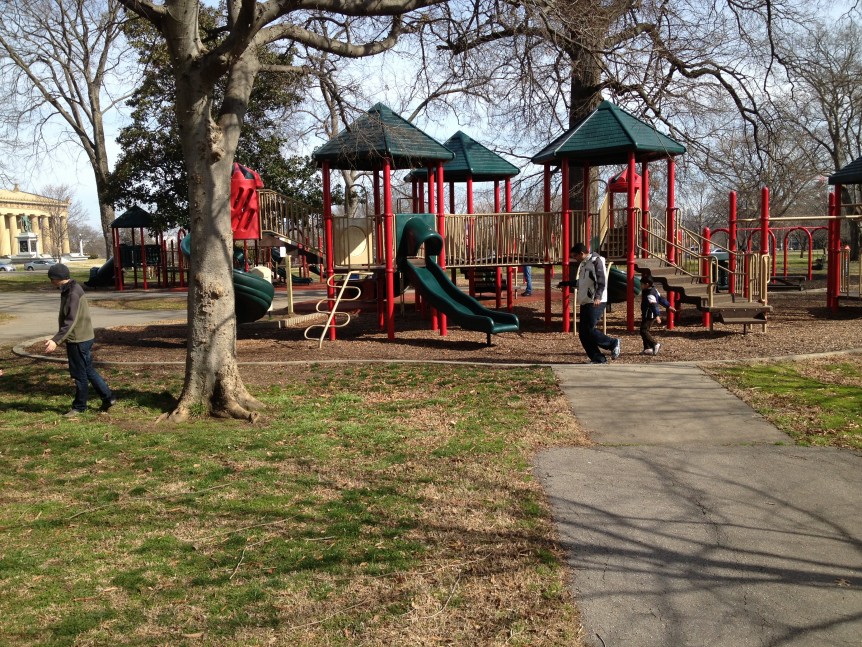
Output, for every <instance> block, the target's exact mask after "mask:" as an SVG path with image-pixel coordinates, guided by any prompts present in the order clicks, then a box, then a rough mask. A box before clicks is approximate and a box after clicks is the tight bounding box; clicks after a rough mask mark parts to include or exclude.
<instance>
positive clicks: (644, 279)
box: [641, 276, 653, 285]
mask: <svg viewBox="0 0 862 647" xmlns="http://www.w3.org/2000/svg"><path fill="white" fill-rule="evenodd" d="M641 283H647V284H649V285H652V284H653V280H652V277H651V276H642V277H641Z"/></svg>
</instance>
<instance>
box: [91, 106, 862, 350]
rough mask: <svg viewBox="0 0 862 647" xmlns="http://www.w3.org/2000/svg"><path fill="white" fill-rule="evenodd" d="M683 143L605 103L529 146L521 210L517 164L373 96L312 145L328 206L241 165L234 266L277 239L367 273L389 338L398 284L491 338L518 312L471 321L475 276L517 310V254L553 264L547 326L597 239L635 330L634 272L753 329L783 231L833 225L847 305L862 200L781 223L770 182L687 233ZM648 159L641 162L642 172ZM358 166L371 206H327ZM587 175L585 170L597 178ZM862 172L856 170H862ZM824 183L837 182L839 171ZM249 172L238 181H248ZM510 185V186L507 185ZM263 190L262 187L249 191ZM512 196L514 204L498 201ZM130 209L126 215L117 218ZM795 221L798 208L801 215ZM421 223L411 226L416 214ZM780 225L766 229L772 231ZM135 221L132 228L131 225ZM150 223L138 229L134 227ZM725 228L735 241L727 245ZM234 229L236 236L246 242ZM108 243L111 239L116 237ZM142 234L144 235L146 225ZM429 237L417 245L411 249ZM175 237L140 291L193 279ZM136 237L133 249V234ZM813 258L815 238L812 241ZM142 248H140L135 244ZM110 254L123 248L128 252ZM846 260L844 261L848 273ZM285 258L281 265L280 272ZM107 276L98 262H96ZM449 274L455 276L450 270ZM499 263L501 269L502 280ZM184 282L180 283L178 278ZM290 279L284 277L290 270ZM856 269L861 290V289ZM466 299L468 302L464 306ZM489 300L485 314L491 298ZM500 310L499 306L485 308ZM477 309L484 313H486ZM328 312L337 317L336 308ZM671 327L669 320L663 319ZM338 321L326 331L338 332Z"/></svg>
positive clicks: (440, 324)
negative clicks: (655, 209)
mask: <svg viewBox="0 0 862 647" xmlns="http://www.w3.org/2000/svg"><path fill="white" fill-rule="evenodd" d="M684 151H685V148H684V147H682V146H681V145H680V144H678V143H677V142H675V141H674V140H672V139H670V138H669V137H667V136H665V135H663V134H661V133H659V132H657V131H655V130H654V129H653V128H651V127H650V126H649V125H647V124H645V123H644V122H641V121H640V120H638V119H637V118H635V117H634V116H632V115H630V114H629V113H627V112H625V111H624V110H621V109H620V108H618V107H616V106H614V105H613V104H611V103H609V102H604V103H602V104H601V105H600V106H599V107H598V108H597V109H596V110H595V111H594V112H593V113H592V114H591V115H590V116H588V117H587V118H586V119H585V120H583V121H582V122H581V123H579V124H577V125H576V126H575V127H573V128H572V129H570V130H569V131H567V132H566V133H563V135H561V136H559V137H558V138H556V139H555V140H553V141H552V142H551V143H550V144H548V145H547V146H546V147H545V148H544V149H542V151H540V152H539V153H538V154H536V155H535V156H534V157H533V162H534V163H537V164H540V165H542V166H543V169H544V194H545V198H544V205H543V207H544V208H543V210H542V211H540V212H515V211H513V210H512V195H511V178H512V177H514V176H515V175H517V173H518V169H517V168H516V167H514V166H512V165H511V164H509V163H508V162H506V161H505V160H503V159H502V158H500V157H499V156H497V155H496V154H495V153H493V152H492V151H490V150H488V149H487V148H485V147H484V146H482V145H481V144H478V143H477V142H475V141H473V140H472V139H470V138H469V137H467V136H466V135H465V134H464V133H460V132H459V133H456V135H454V136H453V137H451V138H450V139H449V140H447V141H446V143H445V144H444V145H441V144H439V143H438V142H437V141H435V140H434V139H432V138H431V137H429V136H428V135H426V134H425V133H423V132H422V131H420V130H418V129H417V128H415V127H414V126H412V124H409V123H408V122H406V121H405V120H403V119H402V118H401V117H399V116H398V115H396V114H395V113H393V112H392V111H391V110H389V109H388V108H387V107H386V106H383V105H382V104H377V105H375V106H374V107H372V108H371V109H370V110H369V111H368V112H367V113H365V114H364V115H363V116H361V117H360V118H359V119H358V120H357V121H356V122H355V123H353V124H351V126H350V128H348V129H346V130H345V131H342V132H341V133H339V135H338V136H336V137H335V138H333V139H332V140H330V142H328V143H327V144H325V145H324V146H322V147H320V148H319V149H317V150H316V151H315V153H314V158H315V160H316V161H317V162H318V164H319V166H320V167H321V170H322V177H323V189H324V190H323V195H324V204H323V208H322V210H320V209H312V208H310V207H308V206H306V205H302V204H301V203H299V202H297V201H295V200H292V199H291V198H288V197H286V196H282V195H280V194H278V193H276V192H273V191H269V190H266V189H263V188H262V187H261V186H260V185H259V184H260V183H259V178H258V179H255V175H254V174H253V172H250V173H252V174H253V175H252V176H251V177H246V176H245V175H243V174H242V173H243V172H242V171H241V170H240V171H239V177H238V173H235V174H234V178H232V179H233V180H234V181H237V182H238V184H237V186H238V187H239V185H240V184H242V188H241V189H238V190H237V191H234V189H233V186H234V182H233V181H232V196H231V197H232V217H233V216H234V209H236V208H237V205H239V206H240V207H241V205H242V203H243V201H245V202H248V203H251V202H252V201H256V205H255V208H253V209H250V210H243V209H242V208H240V209H239V212H238V213H239V214H241V215H240V216H239V217H238V218H237V219H236V220H235V222H234V225H235V227H234V229H235V231H236V232H241V233H240V234H239V235H241V236H243V238H242V239H241V240H243V244H242V252H241V253H239V257H238V259H237V260H238V262H239V264H240V265H241V266H242V267H243V268H244V269H246V270H247V269H248V267H249V261H250V259H253V261H252V262H253V263H257V264H262V265H268V266H270V267H273V266H275V265H277V263H278V262H279V261H281V260H282V255H281V254H279V253H278V252H277V251H276V250H277V249H278V248H286V250H287V252H288V254H290V255H293V254H295V255H297V256H298V257H299V270H300V275H301V276H304V277H307V276H308V275H309V273H310V272H315V271H316V272H317V273H320V275H321V277H322V278H323V279H327V278H330V277H333V276H335V275H336V274H343V275H346V276H348V277H352V278H354V279H358V280H359V281H361V282H362V284H363V296H366V297H367V296H371V295H373V297H374V298H375V299H376V302H377V315H378V319H379V325H380V327H381V329H384V328H385V329H386V331H387V336H388V338H390V339H393V338H394V336H395V305H396V298H397V297H398V295H400V294H402V293H403V291H404V289H405V288H406V287H407V286H408V284H409V285H413V287H414V288H415V289H416V290H415V291H416V303H417V307H418V308H421V309H423V311H424V310H425V309H426V307H427V306H430V308H427V310H428V312H429V315H430V319H431V327H432V328H433V329H435V330H439V331H440V333H441V335H445V334H446V330H447V325H448V322H449V321H452V322H454V323H456V324H458V325H461V326H462V327H464V328H466V329H472V330H480V331H483V332H486V333H487V334H488V335H489V337H488V339H489V340H490V335H491V334H496V333H499V332H508V331H511V330H513V329H517V328H512V326H515V325H516V319H515V320H506V319H505V318H503V320H500V321H497V320H495V319H494V317H490V321H491V323H488V322H484V323H482V324H481V325H479V324H476V323H475V320H473V319H471V317H473V316H475V315H476V313H477V312H481V311H479V310H476V311H475V312H474V311H473V309H474V307H475V306H478V307H479V308H482V306H481V304H479V303H478V302H477V301H476V300H475V299H474V298H473V297H474V296H475V288H476V279H475V276H476V274H477V273H478V272H482V273H484V274H485V275H486V276H487V275H490V276H491V277H492V281H493V283H494V284H495V292H496V306H497V308H498V309H500V308H501V307H502V297H503V288H504V286H505V294H506V307H507V309H508V310H510V311H511V310H512V309H513V290H512V285H513V280H512V277H513V276H514V273H515V272H517V269H518V268H520V267H522V266H524V265H527V264H529V265H534V266H540V267H543V268H544V269H545V272H544V280H545V290H544V299H545V303H544V306H545V322H546V325H550V324H551V322H552V311H553V304H552V299H553V295H554V292H553V290H552V289H551V281H552V278H553V276H554V273H555V272H556V271H558V270H559V268H560V267H561V268H562V270H561V273H562V277H561V278H562V279H563V280H567V279H568V274H569V272H570V266H569V260H570V259H569V249H570V247H571V245H572V244H573V243H574V242H576V241H579V240H583V241H588V242H589V244H590V246H591V248H592V249H593V250H595V251H599V252H600V253H601V254H603V255H604V256H605V257H606V258H607V260H608V264H609V267H610V268H611V270H610V276H609V284H610V285H609V287H610V289H611V292H612V293H613V295H614V296H612V298H611V301H623V302H625V303H626V324H627V327H628V329H629V330H634V316H635V310H636V308H635V304H634V297H635V296H636V294H637V292H638V280H637V278H638V274H642V273H649V274H652V275H653V277H654V278H656V279H657V280H658V282H659V283H660V284H662V285H663V286H664V288H665V290H666V291H667V293H668V297H669V299H670V300H671V303H672V304H674V305H676V304H679V303H690V304H692V305H694V306H695V307H696V308H698V309H699V310H700V311H701V312H702V314H703V322H704V325H706V326H709V327H710V328H711V327H712V326H713V324H714V323H715V322H722V323H726V324H741V325H743V330H744V331H747V329H748V327H749V326H750V325H755V324H759V325H761V326H763V327H764V329H765V326H766V321H767V317H768V313H769V312H770V310H771V306H770V305H769V303H768V291H769V289H770V287H775V285H776V280H775V279H776V274H777V272H776V269H777V268H776V259H777V254H776V250H777V249H778V248H779V246H778V244H777V235H778V234H780V232H784V241H783V245H782V248H783V249H784V250H785V274H786V267H787V262H786V250H787V244H786V243H787V240H788V236H790V235H791V233H793V232H800V231H801V232H804V233H805V235H807V236H808V237H809V240H810V237H811V236H812V234H813V232H815V231H818V230H826V231H827V233H828V234H829V236H828V237H829V242H828V245H827V247H828V250H827V263H828V269H829V273H828V277H829V280H828V284H829V285H828V296H827V299H828V303H829V305H830V307H833V308H835V307H837V304H838V300H839V299H841V298H848V297H849V296H850V294H851V292H852V290H853V280H852V278H853V277H850V276H849V267H850V265H849V263H848V262H847V256H846V253H847V252H846V250H843V249H842V248H841V246H840V236H838V237H836V235H835V234H836V232H838V231H839V230H840V221H841V220H843V219H848V218H854V217H855V218H858V217H859V216H853V215H851V214H848V213H846V212H847V211H849V210H850V209H851V208H853V207H858V205H832V206H830V213H829V215H828V216H817V217H814V216H812V217H811V220H814V219H815V218H816V219H819V220H825V221H826V223H827V224H825V225H823V226H819V225H818V226H816V227H812V228H809V227H803V226H800V225H798V224H796V223H794V225H795V226H793V227H787V228H782V227H781V226H780V225H779V227H778V228H775V227H774V225H775V223H776V222H782V219H772V220H770V218H769V206H768V190H765V191H764V201H763V204H762V206H761V214H760V215H759V217H757V218H739V217H738V215H737V214H736V206H735V194H731V206H730V209H729V226H728V227H727V228H726V229H725V228H722V229H719V230H717V231H716V232H710V231H709V230H704V231H703V232H693V231H690V230H687V229H685V228H684V227H682V226H680V225H679V209H678V208H677V207H676V204H675V166H674V157H675V156H676V155H679V154H681V153H683V152H684ZM656 161H663V162H665V163H666V164H667V176H668V182H667V196H666V209H665V210H664V213H663V214H661V217H656V216H654V215H653V214H652V213H651V212H650V206H649V200H650V196H649V186H650V182H649V172H650V168H649V165H650V163H652V162H656ZM638 163H640V164H641V173H640V174H637V173H636V172H635V169H636V165H637V164H638ZM603 166H617V167H619V166H622V167H623V170H622V171H618V170H617V171H615V173H614V175H613V176H612V177H611V178H610V180H609V181H608V191H607V195H606V196H605V199H604V201H603V202H601V205H600V206H599V207H598V209H597V210H596V211H591V210H590V209H589V206H590V205H592V204H593V203H594V202H596V200H595V199H594V198H597V197H599V196H593V195H591V190H592V188H591V187H592V185H593V184H594V183H593V182H591V178H592V177H593V176H594V174H595V169H596V168H599V167H603ZM336 169H352V170H359V171H366V172H369V173H370V175H371V178H372V184H373V191H372V195H373V205H372V206H371V209H370V213H369V214H367V215H364V216H349V217H348V216H343V215H342V216H340V215H336V214H335V213H334V209H333V205H332V202H331V197H330V195H331V184H330V183H331V179H330V174H331V171H333V170H336ZM401 170H404V171H408V173H409V174H408V175H407V179H408V180H409V181H410V182H411V194H410V197H409V198H407V199H406V200H401V201H399V204H400V203H402V202H404V203H405V204H408V205H409V213H397V214H396V213H395V212H394V209H393V202H394V199H393V189H392V179H391V175H392V173H393V172H397V171H401ZM578 173H582V179H583V182H582V183H581V184H582V187H583V189H582V190H583V194H582V195H581V196H579V197H580V198H581V202H582V204H583V205H585V206H586V207H585V208H582V209H571V208H570V204H569V203H570V201H571V197H572V195H573V187H574V186H575V184H576V181H574V179H573V178H574V177H575V176H576V174H578ZM591 174H592V175H591ZM555 176H557V177H558V178H559V183H560V186H561V189H562V191H561V192H562V194H563V196H564V197H565V198H566V199H564V200H563V201H562V204H561V205H560V207H559V208H558V209H552V208H551V204H552V191H551V184H552V179H553V178H554V177H555ZM482 181H486V182H493V183H494V189H493V195H494V211H493V212H492V213H475V212H474V209H473V185H474V183H475V182H482ZM859 181H860V182H862V179H860V180H859ZM830 182H831V179H830ZM243 183H244V184H243ZM446 183H448V184H449V209H448V211H447V210H446V209H445V197H446V196H445V190H444V189H445V184H446ZM456 183H464V184H465V185H466V195H467V208H466V213H455V184H456ZM501 188H504V191H505V193H504V195H503V196H501ZM615 194H625V196H626V199H625V205H624V206H622V207H620V206H617V205H615V204H614V195H615ZM252 196H254V197H252ZM504 205H505V206H504ZM124 215H125V214H124ZM417 218H418V219H419V220H420V221H421V222H422V223H424V225H425V226H426V227H427V230H425V231H423V233H422V234H421V235H418V233H417V229H416V227H415V226H414V225H410V226H405V224H406V223H410V222H411V221H412V220H413V219H417ZM792 220H793V221H799V220H800V218H797V217H794V218H793V219H792ZM414 224H415V223H414ZM771 227H772V228H771ZM133 231H134V230H133ZM141 234H143V230H141ZM716 234H718V235H721V234H724V235H725V236H726V239H727V240H726V244H725V245H720V244H718V238H719V236H717V235H716ZM239 235H238V236H236V238H237V239H238V240H239V239H240V238H239ZM404 236H410V237H412V238H411V242H410V244H411V245H413V246H414V247H415V248H413V249H411V251H410V253H409V254H401V253H400V252H399V250H400V249H401V247H402V243H404V242H405V241H404V240H403V238H404ZM115 241H117V243H118V239H117V238H116V236H115ZM141 241H143V235H142V236H141ZM417 241H421V244H417ZM180 245H181V236H178V239H177V244H176V247H175V246H174V241H170V242H169V243H167V244H166V243H165V241H164V239H163V238H160V239H159V243H158V245H156V246H154V247H156V249H157V250H161V251H160V256H158V259H156V261H155V262H154V261H153V260H150V258H149V257H148V256H147V254H146V253H144V251H142V252H141V254H140V261H139V262H137V263H136V262H132V264H131V268H132V270H133V272H134V283H135V286H136V287H137V283H138V280H137V269H138V267H139V266H140V268H141V270H142V278H143V279H144V287H145V288H146V287H147V281H146V276H147V270H148V269H151V268H153V267H156V268H158V269H156V275H155V279H156V283H157V285H159V286H160V287H174V286H178V287H184V286H185V280H186V279H185V272H186V268H185V267H184V261H183V255H182V254H181V253H180V252H179V248H180ZM132 247H135V244H134V240H133V244H132ZM808 247H809V254H811V248H812V247H813V245H811V244H810V243H809V246H808ZM141 249H142V250H143V249H144V245H143V242H141ZM115 257H117V258H123V257H122V254H121V250H119V247H117V248H116V250H115ZM125 266H126V264H125V261H124V262H123V263H122V265H121V266H119V267H114V268H112V269H113V271H114V276H115V281H116V287H117V288H118V289H123V271H122V267H125ZM812 268H813V259H811V257H809V270H808V277H809V278H810V277H811V271H812ZM842 268H843V269H842ZM278 270H279V268H278V267H275V271H276V272H278ZM459 270H460V271H462V272H463V273H464V274H465V275H466V276H467V277H468V281H469V289H468V293H469V294H468V295H467V296H468V298H470V303H469V304H468V305H467V306H465V304H464V303H462V302H461V299H460V297H458V296H456V295H455V294H454V292H453V291H452V289H451V288H454V289H455V290H456V291H457V292H458V294H462V292H461V290H460V289H459V288H457V287H456V286H455V285H452V283H453V281H454V279H455V273H456V272H457V271H459ZM103 271H105V268H102V270H100V272H103ZM446 272H451V273H452V280H449V279H448V278H447V277H446ZM504 272H505V275H506V277H507V278H506V280H504V279H503V274H504ZM177 277H178V281H177ZM288 280H291V279H288ZM859 283H860V281H859V280H856V284H855V285H856V292H857V293H858V291H859V287H858V286H859ZM336 289H337V285H336V284H335V283H333V282H332V281H327V293H328V304H329V306H328V307H329V310H330V312H332V311H334V310H335V300H336V294H335V293H336ZM571 304H572V294H571V292H570V290H569V289H568V288H564V289H563V290H562V304H561V305H562V308H561V310H562V328H563V330H564V331H566V332H568V331H571V330H572V328H573V325H572V324H573V321H572V314H571ZM464 307H467V310H464ZM485 310H487V309H485ZM488 312H493V311H488ZM481 316H487V315H486V314H485V313H483V314H482V315H481ZM330 319H335V317H334V316H332V317H330ZM668 324H669V327H673V326H674V317H673V315H672V314H671V316H669V317H668ZM335 328H336V326H332V327H330V328H328V329H325V333H328V336H329V338H330V339H334V338H335Z"/></svg>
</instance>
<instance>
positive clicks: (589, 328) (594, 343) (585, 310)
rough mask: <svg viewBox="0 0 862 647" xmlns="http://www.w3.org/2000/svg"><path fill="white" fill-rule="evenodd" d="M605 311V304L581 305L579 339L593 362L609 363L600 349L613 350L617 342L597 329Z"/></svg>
mask: <svg viewBox="0 0 862 647" xmlns="http://www.w3.org/2000/svg"><path fill="white" fill-rule="evenodd" d="M604 311H605V304H604V303H602V304H599V305H594V304H592V303H584V304H582V305H581V310H580V312H581V316H580V320H579V321H578V338H579V339H580V340H581V346H583V347H584V350H585V351H586V352H587V357H589V358H590V360H592V361H593V362H606V361H608V360H607V358H606V357H605V356H604V355H603V354H602V351H601V350H600V349H602V348H604V349H605V350H611V349H613V347H614V345H615V344H616V342H617V340H616V339H614V338H613V337H608V336H607V335H606V334H604V333H603V332H602V331H601V330H599V329H598V328H596V325H597V324H598V323H599V319H601V318H602V313H603V312H604Z"/></svg>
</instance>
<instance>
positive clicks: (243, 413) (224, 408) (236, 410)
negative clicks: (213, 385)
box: [210, 400, 263, 422]
mask: <svg viewBox="0 0 862 647" xmlns="http://www.w3.org/2000/svg"><path fill="white" fill-rule="evenodd" d="M258 404H260V403H258ZM261 406H263V405H261ZM210 413H211V414H212V415H213V416H215V417H216V418H236V419H237V420H248V421H249V422H256V421H257V419H258V418H260V414H259V413H256V412H254V411H249V410H248V409H246V408H245V407H243V406H240V404H239V403H238V402H234V401H233V400H231V401H229V402H223V403H222V404H221V406H220V407H217V408H216V407H213V408H212V409H211V410H210Z"/></svg>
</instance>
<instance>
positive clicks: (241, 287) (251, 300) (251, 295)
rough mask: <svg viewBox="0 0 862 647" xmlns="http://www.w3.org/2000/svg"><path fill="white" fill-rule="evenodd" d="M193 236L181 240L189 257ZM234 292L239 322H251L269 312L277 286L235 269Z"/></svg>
mask: <svg viewBox="0 0 862 647" xmlns="http://www.w3.org/2000/svg"><path fill="white" fill-rule="evenodd" d="M191 238H192V237H191V235H190V234H187V235H186V236H185V238H183V239H182V241H181V242H180V249H181V250H182V252H183V254H185V255H186V256H188V257H191V252H192V241H191ZM233 294H234V308H235V310H236V320H237V323H249V322H251V321H257V320H258V319H260V318H261V317H263V316H264V315H265V314H266V313H267V312H269V307H270V306H271V305H272V299H273V297H275V288H274V287H273V286H272V283H270V282H269V281H267V280H266V279H264V278H261V277H259V276H255V275H254V274H249V273H248V272H242V271H240V270H233Z"/></svg>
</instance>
